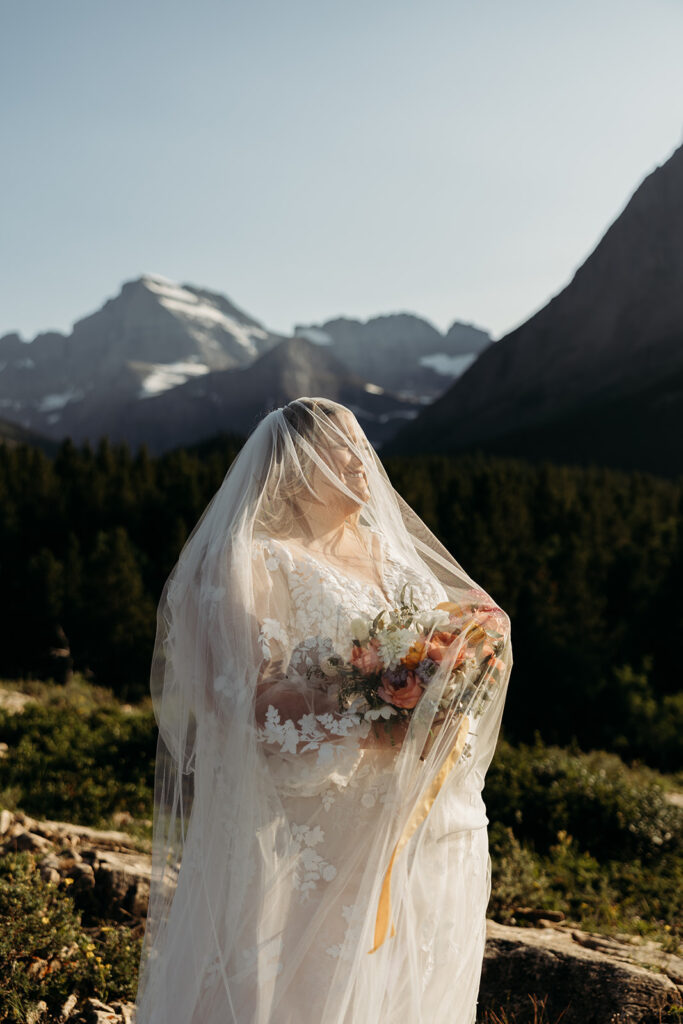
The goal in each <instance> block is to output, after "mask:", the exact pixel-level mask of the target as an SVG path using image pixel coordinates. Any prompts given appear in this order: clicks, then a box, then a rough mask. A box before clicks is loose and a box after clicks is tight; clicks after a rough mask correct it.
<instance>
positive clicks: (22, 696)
mask: <svg viewBox="0 0 683 1024" xmlns="http://www.w3.org/2000/svg"><path fill="white" fill-rule="evenodd" d="M35 702H36V698H35V697H31V696H29V694H28V693H22V692H21V690H5V689H3V688H0V709H2V710H3V711H8V712H9V713H10V715H19V714H21V712H22V711H23V710H24V708H25V707H26V705H27V704H35Z"/></svg>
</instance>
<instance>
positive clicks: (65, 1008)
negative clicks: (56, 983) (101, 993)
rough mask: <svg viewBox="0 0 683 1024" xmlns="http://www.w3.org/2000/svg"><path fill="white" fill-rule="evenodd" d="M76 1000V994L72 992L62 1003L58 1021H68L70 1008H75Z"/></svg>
mask: <svg viewBox="0 0 683 1024" xmlns="http://www.w3.org/2000/svg"><path fill="white" fill-rule="evenodd" d="M77 1002H78V996H77V995H76V993H75V992H72V993H71V995H70V996H69V998H68V999H67V1001H66V1002H65V1003H64V1004H63V1005H62V1008H61V1010H60V1011H59V1019H60V1021H68V1019H69V1017H70V1016H71V1012H72V1010H74V1009H75V1008H76V1003H77Z"/></svg>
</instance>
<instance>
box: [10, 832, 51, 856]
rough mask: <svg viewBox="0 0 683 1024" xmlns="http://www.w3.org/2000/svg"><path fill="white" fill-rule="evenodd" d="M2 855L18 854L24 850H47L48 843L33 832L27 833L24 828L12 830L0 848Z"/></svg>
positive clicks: (48, 847)
mask: <svg viewBox="0 0 683 1024" xmlns="http://www.w3.org/2000/svg"><path fill="white" fill-rule="evenodd" d="M0 849H1V850H2V852H3V853H19V852H22V851H24V850H33V851H36V850H49V849H50V843H49V841H48V840H47V839H45V838H44V837H43V836H39V835H37V834H36V833H35V832H28V831H27V830H26V829H24V828H20V829H17V830H16V831H14V830H12V831H11V832H10V836H9V838H8V839H7V840H6V841H5V842H4V843H3V845H2V847H0Z"/></svg>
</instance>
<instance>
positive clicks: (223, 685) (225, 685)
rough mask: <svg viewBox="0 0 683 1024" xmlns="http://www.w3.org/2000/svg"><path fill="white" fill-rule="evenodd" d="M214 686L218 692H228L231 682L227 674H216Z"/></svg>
mask: <svg viewBox="0 0 683 1024" xmlns="http://www.w3.org/2000/svg"><path fill="white" fill-rule="evenodd" d="M213 688H214V690H216V692H217V693H226V694H227V693H228V691H229V689H230V684H229V682H228V677H227V676H216V678H215V679H214V681H213Z"/></svg>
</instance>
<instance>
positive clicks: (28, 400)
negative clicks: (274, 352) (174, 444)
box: [0, 274, 283, 437]
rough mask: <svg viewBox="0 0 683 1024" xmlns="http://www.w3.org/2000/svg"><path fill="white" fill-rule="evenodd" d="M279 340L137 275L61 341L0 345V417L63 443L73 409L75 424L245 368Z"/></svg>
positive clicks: (223, 304) (214, 304) (226, 307)
mask: <svg viewBox="0 0 683 1024" xmlns="http://www.w3.org/2000/svg"><path fill="white" fill-rule="evenodd" d="M282 338H283V336H282V335H279V334H274V333H273V332H272V331H268V330H266V328H264V327H263V326H262V325H261V324H260V323H259V322H258V321H257V320H254V319H253V318H252V317H250V316H248V315H247V314H246V313H244V312H242V310H240V309H238V308H237V306H234V305H233V304H232V303H231V302H230V301H229V300H228V299H227V298H225V296H223V295H219V294H216V293H214V292H210V291H207V290H206V289H203V288H196V287H194V286H193V285H189V284H184V285H178V284H174V283H173V282H172V281H169V280H168V279H166V278H162V277H159V276H157V275H153V274H145V275H144V276H143V277H140V278H138V279H137V280H134V281H128V282H126V283H125V284H124V285H123V287H122V288H121V291H120V293H119V295H117V296H116V298H114V299H110V300H109V301H108V302H105V304H104V306H103V307H102V308H101V309H100V310H98V311H97V312H96V313H93V314H92V315H91V316H87V317H85V318H84V319H82V320H79V321H77V322H76V323H75V324H74V327H73V331H72V332H71V334H70V335H64V334H59V333H56V332H49V333H45V334H40V335H38V337H36V338H35V339H34V341H32V342H31V343H30V344H27V343H25V342H22V340H21V338H20V337H19V336H18V335H17V334H7V335H5V336H4V337H3V338H0V410H1V411H2V413H3V414H5V415H7V416H9V417H10V418H11V419H14V420H17V421H18V422H19V423H21V424H22V425H23V426H26V427H29V428H31V429H35V430H39V431H44V432H45V433H47V434H49V435H50V436H53V437H62V436H64V435H65V432H66V431H65V429H64V423H65V422H66V420H68V418H69V417H68V416H67V414H66V410H67V408H70V406H71V405H73V404H75V403H78V404H79V405H80V406H81V414H80V418H83V414H84V413H85V412H86V411H87V410H88V409H92V410H93V413H95V414H96V413H97V412H98V410H99V407H100V404H101V403H104V405H105V406H108V407H111V408H116V407H117V406H118V405H121V404H122V403H125V402H127V401H129V400H131V399H134V398H135V399H137V398H141V399H144V398H146V397H148V396H151V395H156V394H159V393H160V392H163V391H165V390H167V389H169V388H172V387H175V386H177V385H178V384H182V383H184V382H185V381H186V380H189V379H191V378H192V377H198V376H201V375H203V374H206V373H210V372H211V371H213V370H225V369H229V368H240V367H243V366H247V365H249V364H250V363H251V362H253V361H254V359H256V358H257V357H258V356H259V355H261V354H262V353H263V352H266V351H268V349H270V348H272V347H273V346H275V345H277V344H278V343H279V342H280V341H282Z"/></svg>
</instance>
